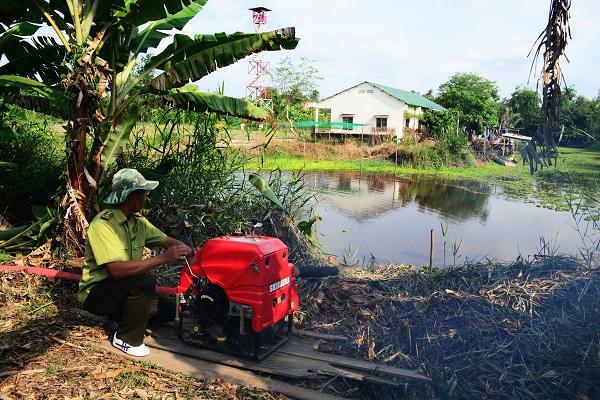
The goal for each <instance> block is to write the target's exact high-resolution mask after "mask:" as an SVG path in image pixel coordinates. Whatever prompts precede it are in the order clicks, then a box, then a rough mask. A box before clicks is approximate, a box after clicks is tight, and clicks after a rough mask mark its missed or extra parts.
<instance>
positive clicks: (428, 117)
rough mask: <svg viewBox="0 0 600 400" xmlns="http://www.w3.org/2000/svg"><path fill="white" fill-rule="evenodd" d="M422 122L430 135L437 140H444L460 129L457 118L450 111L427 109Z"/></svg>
mask: <svg viewBox="0 0 600 400" xmlns="http://www.w3.org/2000/svg"><path fill="white" fill-rule="evenodd" d="M421 122H422V123H423V125H425V126H426V127H427V130H428V132H429V134H430V135H431V136H432V137H434V138H436V139H442V138H443V137H444V136H446V135H447V134H448V133H449V132H452V131H456V129H457V127H458V119H457V116H456V114H455V113H452V112H450V111H435V110H430V109H426V110H425V112H424V113H423V114H422V117H421Z"/></svg>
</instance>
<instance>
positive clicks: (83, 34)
mask: <svg viewBox="0 0 600 400" xmlns="http://www.w3.org/2000/svg"><path fill="white" fill-rule="evenodd" d="M207 1H208V0H110V1H109V0H2V1H1V2H0V57H1V60H2V63H1V64H2V65H0V96H2V98H3V100H4V101H5V102H6V103H11V104H16V105H19V106H21V107H25V108H28V109H33V110H36V111H39V112H42V113H46V114H50V115H54V116H58V117H61V118H63V119H65V120H66V121H67V124H66V128H65V129H66V131H67V132H66V133H67V135H66V168H65V169H66V175H65V176H66V177H67V180H66V185H65V191H64V197H63V199H62V202H61V205H62V207H63V212H64V215H63V218H62V224H61V225H62V226H61V228H62V236H63V239H65V242H66V243H65V244H66V245H67V246H68V247H69V248H71V249H72V250H80V249H81V246H82V243H83V238H84V235H85V233H84V232H85V229H86V227H87V221H88V219H89V218H91V217H93V215H94V214H95V212H96V211H95V210H94V207H93V204H94V201H93V200H94V199H95V196H96V188H97V185H98V182H99V181H100V179H101V178H102V173H103V171H104V170H105V169H106V167H107V166H108V165H109V164H111V163H112V162H114V161H115V159H116V158H117V157H118V156H119V154H120V153H121V151H122V148H123V146H124V145H125V143H126V142H127V140H128V138H129V134H130V133H131V131H132V129H133V127H134V125H135V123H136V121H137V120H138V107H137V105H138V104H140V102H146V103H153V104H159V105H164V104H167V105H170V106H173V107H180V108H185V109H190V110H195V111H206V110H209V111H215V112H219V113H224V114H228V115H233V116H239V117H244V118H248V119H254V120H262V119H265V118H266V117H267V116H268V115H267V112H266V111H265V110H263V109H261V108H258V107H255V106H254V105H252V104H251V103H248V102H246V101H243V100H240V99H234V98H230V97H225V96H222V95H217V94H211V93H200V92H191V91H187V90H186V85H187V84H189V83H190V82H194V81H197V80H199V79H201V78H202V77H204V76H206V75H208V74H210V73H211V72H213V71H215V70H216V69H217V68H222V67H225V66H228V65H231V64H233V63H235V62H236V61H238V60H240V59H242V58H244V57H246V56H248V55H250V54H252V53H257V52H261V51H265V50H266V51H276V50H282V49H293V48H295V47H296V45H297V44H298V39H296V38H295V29H294V28H282V29H277V30H273V31H270V32H261V33H240V32H238V33H233V34H225V33H216V34H199V35H194V36H193V37H190V36H187V35H183V34H180V33H173V32H176V31H181V30H182V29H183V28H184V27H185V26H186V25H187V24H188V23H189V22H190V21H191V20H192V18H193V17H194V16H196V15H197V14H198V13H199V12H200V11H201V10H202V8H203V6H204V5H205V4H206V3H207ZM44 26H45V27H46V28H45V29H40V28H42V27H44ZM43 32H52V34H51V35H50V34H48V33H46V34H44V33H43ZM165 44H166V47H164V50H162V51H158V50H157V49H158V47H159V45H163V46H164V45H165ZM147 54H153V55H152V57H151V58H150V59H149V62H147V63H146V64H145V65H144V66H143V67H142V68H141V69H140V68H139V67H138V68H137V74H136V75H135V76H133V74H132V71H133V70H134V67H136V64H137V63H138V61H139V60H140V59H142V57H143V56H145V55H147ZM140 70H141V72H140ZM149 77H152V79H150V80H149V81H148V78H149ZM142 82H147V83H145V84H142Z"/></svg>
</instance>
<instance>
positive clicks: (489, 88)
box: [436, 73, 500, 133]
mask: <svg viewBox="0 0 600 400" xmlns="http://www.w3.org/2000/svg"><path fill="white" fill-rule="evenodd" d="M499 99H500V97H499V95H498V87H497V85H496V83H495V82H492V81H489V80H487V79H485V78H482V77H481V76H479V75H477V74H472V73H456V74H454V75H453V76H452V77H451V78H450V80H449V81H448V82H446V83H443V84H441V85H440V87H439V89H438V96H437V98H436V102H437V103H438V104H440V105H441V106H443V107H445V108H447V109H449V110H453V111H455V112H457V113H458V119H459V121H460V125H461V126H462V127H464V128H465V130H466V131H467V132H473V133H480V132H483V131H484V130H485V128H487V127H491V126H495V125H498V117H497V101H498V100H499Z"/></svg>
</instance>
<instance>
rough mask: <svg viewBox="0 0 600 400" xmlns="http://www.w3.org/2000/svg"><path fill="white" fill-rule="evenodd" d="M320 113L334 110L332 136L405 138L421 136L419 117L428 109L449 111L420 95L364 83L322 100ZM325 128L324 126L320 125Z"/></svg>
mask: <svg viewBox="0 0 600 400" xmlns="http://www.w3.org/2000/svg"><path fill="white" fill-rule="evenodd" d="M315 107H316V112H315V120H316V121H317V120H318V118H319V117H318V115H319V109H323V108H328V109H330V110H331V128H330V129H331V130H330V132H331V133H342V134H361V135H364V134H370V135H386V136H396V137H398V138H401V137H402V136H403V135H404V133H405V132H407V131H409V132H411V133H415V132H421V131H422V127H421V126H420V123H419V120H418V119H417V118H415V117H414V116H415V115H418V114H422V113H423V112H424V111H425V110H426V109H431V110H442V111H444V110H446V109H445V108H444V107H442V106H440V105H438V104H436V103H434V102H433V101H431V100H428V99H426V98H425V97H423V96H421V95H420V94H417V93H413V92H407V91H405V90H400V89H394V88H391V87H388V86H383V85H378V84H376V83H371V82H363V83H361V84H359V85H356V86H353V87H351V88H349V89H346V90H344V91H342V92H340V93H338V94H335V95H333V96H330V97H327V98H326V99H324V100H321V101H320V102H318V103H317V104H316V105H315ZM320 126H321V124H320Z"/></svg>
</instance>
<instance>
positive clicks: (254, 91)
mask: <svg viewBox="0 0 600 400" xmlns="http://www.w3.org/2000/svg"><path fill="white" fill-rule="evenodd" d="M250 11H252V23H253V24H254V32H256V33H260V32H262V31H263V27H264V26H265V25H266V24H267V12H269V11H271V10H269V9H268V8H265V7H254V8H250ZM262 56H263V52H260V53H255V54H253V55H252V56H251V57H250V61H248V84H247V85H246V101H249V102H251V103H253V104H254V105H255V106H257V107H260V108H263V109H265V110H267V111H268V112H269V113H271V114H272V113H273V99H272V98H271V95H270V94H269V92H268V90H269V88H270V87H271V65H270V63H269V61H266V60H263V58H262Z"/></svg>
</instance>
